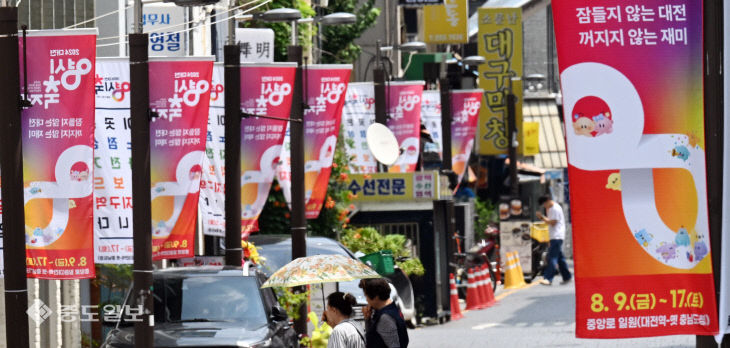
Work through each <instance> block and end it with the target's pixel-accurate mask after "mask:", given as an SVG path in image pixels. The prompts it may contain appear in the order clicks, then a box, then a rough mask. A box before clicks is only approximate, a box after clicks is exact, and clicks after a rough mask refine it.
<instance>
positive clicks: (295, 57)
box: [255, 8, 307, 334]
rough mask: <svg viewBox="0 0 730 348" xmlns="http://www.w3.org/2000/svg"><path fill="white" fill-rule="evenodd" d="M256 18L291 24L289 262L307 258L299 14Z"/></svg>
mask: <svg viewBox="0 0 730 348" xmlns="http://www.w3.org/2000/svg"><path fill="white" fill-rule="evenodd" d="M255 17H258V18H260V19H261V20H263V21H266V22H290V23H291V25H292V28H291V29H292V36H291V45H290V46H289V47H287V56H288V60H289V61H290V62H296V63H297V70H296V74H295V78H294V90H293V91H292V104H291V112H290V113H289V139H290V147H289V148H290V149H291V150H290V153H291V161H290V163H291V182H292V185H291V217H290V224H291V249H292V260H294V259H297V258H299V257H305V256H307V218H306V216H305V210H304V205H305V204H306V202H305V199H304V122H302V120H303V119H304V100H303V95H304V92H303V91H304V83H303V79H302V46H300V45H297V39H296V38H297V31H296V24H297V20H299V19H300V18H301V17H302V14H301V13H300V12H299V11H298V10H294V9H289V8H278V9H274V10H269V11H266V12H264V13H262V14H260V15H257V16H255ZM306 317H307V308H306V307H305V306H301V307H300V308H299V319H298V320H296V321H295V322H294V328H295V330H296V332H297V333H299V334H306V333H307V319H306Z"/></svg>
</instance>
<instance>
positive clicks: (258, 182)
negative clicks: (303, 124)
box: [241, 63, 296, 239]
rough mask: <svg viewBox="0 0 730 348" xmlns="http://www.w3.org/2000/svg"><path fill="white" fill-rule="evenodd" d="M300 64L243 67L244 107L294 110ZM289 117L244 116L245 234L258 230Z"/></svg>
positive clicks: (279, 113) (274, 113)
mask: <svg viewBox="0 0 730 348" xmlns="http://www.w3.org/2000/svg"><path fill="white" fill-rule="evenodd" d="M295 73H296V65H294V64H289V63H278V64H276V65H274V64H268V65H261V64H258V65H244V66H243V67H241V110H243V112H246V113H248V114H252V115H262V116H271V117H278V118H283V119H287V118H288V117H289V112H290V111H291V104H292V97H293V95H292V91H293V90H294V89H293V88H294V77H295ZM287 123H288V122H287V121H286V120H283V121H280V120H272V119H267V118H260V117H248V118H245V119H242V120H241V173H242V174H241V228H242V238H243V239H247V238H248V235H249V234H250V233H251V232H252V231H258V223H257V221H258V217H259V215H260V214H261V211H262V210H263V209H264V205H265V204H266V198H268V197H269V189H270V188H271V183H272V182H273V181H274V177H275V176H276V170H277V168H278V167H279V156H280V155H281V152H282V143H283V142H284V134H285V132H286V126H287Z"/></svg>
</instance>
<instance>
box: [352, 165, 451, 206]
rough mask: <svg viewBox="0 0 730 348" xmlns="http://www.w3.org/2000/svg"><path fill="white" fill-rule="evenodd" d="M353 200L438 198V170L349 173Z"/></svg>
mask: <svg viewBox="0 0 730 348" xmlns="http://www.w3.org/2000/svg"><path fill="white" fill-rule="evenodd" d="M349 180H350V182H349V184H348V189H349V190H350V192H351V193H352V194H353V195H355V198H354V201H355V202H384V201H413V200H434V199H438V197H439V192H438V180H439V175H438V172H414V173H373V174H351V175H350V176H349Z"/></svg>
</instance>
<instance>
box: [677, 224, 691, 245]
mask: <svg viewBox="0 0 730 348" xmlns="http://www.w3.org/2000/svg"><path fill="white" fill-rule="evenodd" d="M674 242H675V243H676V244H677V245H681V246H689V232H687V229H686V228H684V227H680V228H679V230H678V231H677V236H676V237H674Z"/></svg>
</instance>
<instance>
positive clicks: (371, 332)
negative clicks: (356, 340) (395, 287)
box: [360, 278, 408, 348]
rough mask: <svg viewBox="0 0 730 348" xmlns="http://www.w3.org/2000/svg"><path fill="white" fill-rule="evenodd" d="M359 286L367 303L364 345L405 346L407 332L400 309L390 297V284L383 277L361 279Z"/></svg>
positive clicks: (379, 346)
mask: <svg viewBox="0 0 730 348" xmlns="http://www.w3.org/2000/svg"><path fill="white" fill-rule="evenodd" d="M360 287H361V288H362V290H363V292H364V293H365V299H366V300H367V302H368V305H367V306H365V307H364V308H363V315H364V316H365V347H367V348H407V347H408V332H407V331H406V322H405V320H403V314H402V313H401V311H400V309H398V307H397V306H396V305H395V303H393V300H391V299H390V285H388V282H387V281H386V280H385V279H383V278H378V279H363V280H362V281H361V282H360Z"/></svg>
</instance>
